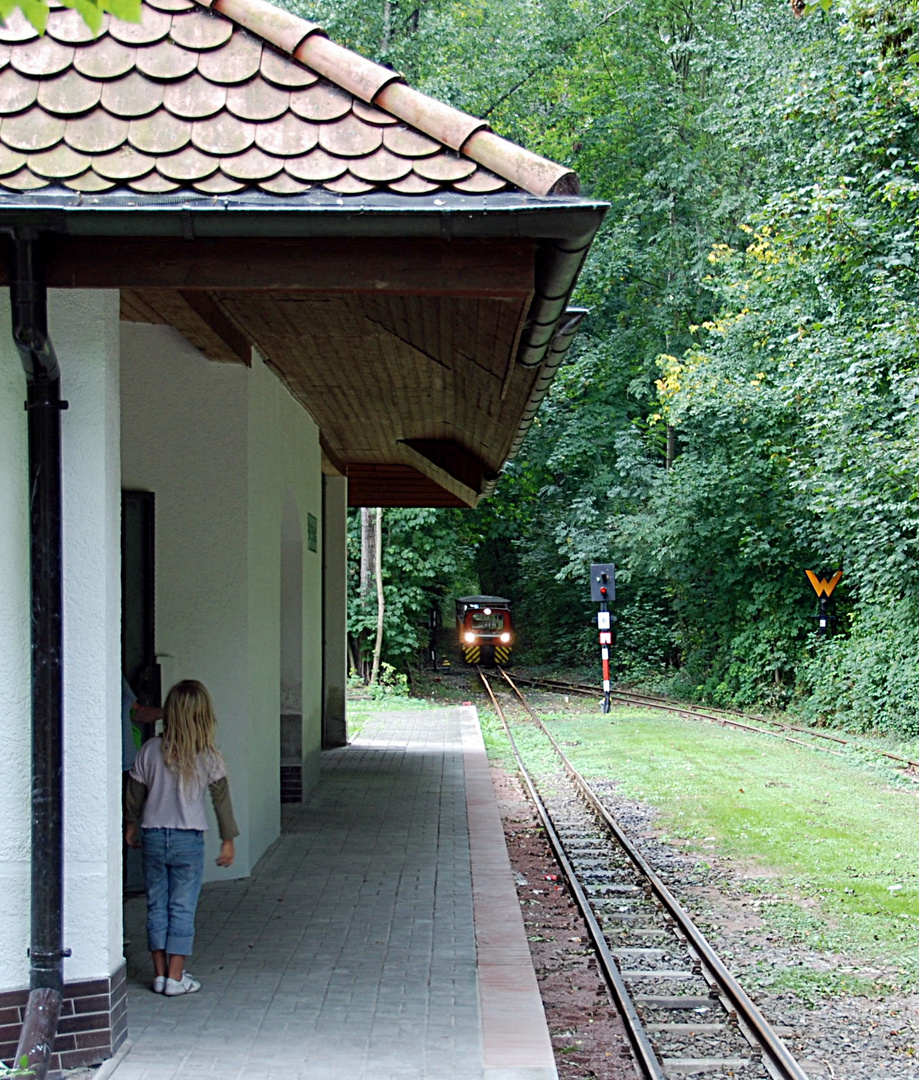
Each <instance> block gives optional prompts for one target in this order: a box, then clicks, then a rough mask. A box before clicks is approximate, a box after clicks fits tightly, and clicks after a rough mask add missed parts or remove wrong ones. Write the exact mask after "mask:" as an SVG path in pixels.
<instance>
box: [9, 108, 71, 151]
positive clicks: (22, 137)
mask: <svg viewBox="0 0 919 1080" xmlns="http://www.w3.org/2000/svg"><path fill="white" fill-rule="evenodd" d="M63 138H64V121H63V120H62V119H61V118H60V117H57V116H49V115H48V114H47V113H46V112H44V111H43V110H42V109H40V108H39V107H38V106H37V105H33V106H32V108H31V109H27V110H26V111H25V112H21V113H17V114H16V115H15V116H5V117H4V118H3V120H2V121H0V141H2V142H4V143H5V144H6V145H7V146H8V147H10V149H12V150H22V151H27V152H29V153H32V152H34V151H37V150H48V149H50V148H51V147H52V146H56V145H57V144H58V143H59V142H60V141H61V140H62V139H63Z"/></svg>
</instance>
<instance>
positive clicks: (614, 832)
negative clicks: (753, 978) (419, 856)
mask: <svg viewBox="0 0 919 1080" xmlns="http://www.w3.org/2000/svg"><path fill="white" fill-rule="evenodd" d="M478 672H479V677H480V678H481V680H482V684H483V686H484V688H485V691H486V693H487V695H488V697H489V699H490V700H491V703H492V705H493V707H494V709H495V711H496V713H497V714H498V717H499V718H500V720H501V723H502V724H503V726H504V729H505V732H506V733H507V737H508V740H509V741H510V745H511V748H512V750H513V752H514V756H515V758H516V760H517V766H518V768H519V770H520V775H521V777H522V779H523V782H524V785H525V786H526V789H527V791H528V793H529V796H530V798H531V799H532V801H533V804H534V806H535V807H536V810H537V813H538V814H539V817H540V819H541V821H542V824H543V826H544V828H545V830H546V835H547V837H548V839H549V842H550V844H551V846H552V848H553V851H554V854H555V857H556V859H557V861H558V863H559V866H560V867H561V868H562V871H563V872H564V874H565V876H566V878H567V880H568V885H569V887H570V889H571V892H572V895H573V896H574V898H575V900H576V901H577V904H578V906H579V908H580V909H581V914H582V915H583V918H584V921H585V923H586V924H587V928H588V932H589V933H590V936H591V939H592V941H593V946H594V949H595V951H596V954H597V961H598V963H599V965H600V968H601V970H602V972H603V975H604V978H605V979H606V983H607V985H608V987H609V989H610V993H611V995H612V998H613V1000H614V1002H615V1004H616V1007H617V1009H618V1011H619V1014H620V1016H621V1018H622V1021H623V1023H624V1024H625V1026H626V1030H627V1032H628V1035H629V1040H630V1042H631V1045H632V1050H633V1053H634V1055H635V1058H636V1061H637V1064H638V1066H639V1069H640V1070H641V1074H642V1076H643V1077H645V1078H647V1080H673V1078H675V1077H681V1076H686V1075H693V1074H699V1073H705V1074H706V1075H708V1076H709V1077H728V1076H729V1077H732V1078H734V1080H767V1078H770V1080H807V1074H806V1073H805V1072H804V1070H803V1069H802V1068H801V1066H800V1065H799V1064H798V1063H797V1061H795V1059H794V1057H793V1056H792V1055H791V1053H790V1052H789V1051H788V1049H787V1047H786V1046H785V1045H784V1043H783V1042H782V1041H781V1039H780V1038H779V1037H778V1035H777V1034H776V1033H775V1031H774V1030H773V1029H772V1028H771V1027H770V1026H769V1024H768V1023H767V1021H766V1020H765V1018H764V1017H763V1015H762V1013H761V1012H760V1011H759V1009H758V1008H757V1006H756V1005H755V1004H754V1002H753V1001H752V1000H751V999H750V998H749V997H748V996H747V994H746V992H745V991H744V990H743V988H742V987H741V986H740V984H739V983H738V982H737V980H736V979H735V978H734V976H733V975H732V974H731V973H730V971H728V969H727V968H726V967H725V965H724V964H723V962H722V961H721V960H720V959H719V957H718V956H717V954H716V953H715V952H714V950H713V949H712V947H711V946H710V945H709V943H708V941H707V940H706V938H705V937H704V935H703V934H702V932H701V931H700V930H699V929H698V928H697V927H696V926H695V924H694V923H693V922H692V920H691V919H690V917H689V915H688V913H687V912H686V911H685V909H684V908H683V907H682V905H681V904H680V903H679V902H678V901H677V900H676V898H675V897H674V896H673V895H672V894H671V892H670V891H669V889H667V887H666V885H664V883H663V881H661V879H660V878H659V877H658V876H657V874H656V873H655V872H654V870H653V869H652V867H651V866H650V865H649V863H648V862H647V860H646V859H645V858H644V856H643V855H642V854H641V852H640V851H638V849H637V848H636V847H635V846H634V845H633V844H632V842H631V841H630V840H629V838H628V837H627V835H626V834H625V832H624V830H623V829H622V828H621V826H620V825H619V824H618V823H617V822H616V820H615V819H614V818H613V817H612V816H611V815H610V813H609V811H608V810H607V809H606V807H605V806H604V805H603V803H602V801H601V800H600V799H599V798H598V796H597V795H596V794H595V793H594V792H593V790H592V789H591V787H590V785H589V784H588V783H587V781H586V780H585V779H584V778H583V777H582V776H581V775H580V773H579V772H578V771H577V769H575V767H574V766H573V765H572V764H571V762H570V761H569V760H568V758H567V757H566V755H565V753H564V751H563V750H562V749H561V747H560V746H559V744H558V742H557V741H556V740H555V738H554V737H553V736H552V734H551V732H549V731H548V729H547V728H546V727H545V725H544V724H543V723H542V721H541V720H540V719H539V717H538V716H537V715H536V713H535V712H534V711H533V709H532V708H531V706H530V705H529V703H528V702H527V700H526V698H525V697H524V695H523V694H522V693H521V691H520V690H519V689H518V687H517V686H516V685H515V684H514V682H513V680H512V679H511V678H510V676H509V675H508V674H507V673H506V672H505V671H502V672H501V674H502V676H503V677H504V679H505V680H506V682H507V685H508V687H509V688H510V690H511V691H512V692H513V694H514V695H516V699H517V701H519V704H520V706H521V707H522V708H523V709H524V710H525V711H526V713H527V715H528V716H529V717H530V719H531V720H532V721H533V722H534V723H535V725H536V726H537V728H538V729H539V731H540V732H541V733H542V734H543V735H544V736H545V737H546V739H547V740H548V741H549V742H550V743H551V745H552V748H553V750H554V751H555V753H556V754H557V755H558V758H559V760H560V762H561V764H562V766H563V769H564V773H565V776H566V777H567V780H566V781H563V782H562V784H561V785H560V786H556V785H552V789H551V790H545V791H543V792H541V791H540V790H539V789H538V788H537V785H536V782H535V781H534V779H533V777H532V776H531V775H530V773H529V771H528V770H527V768H526V764H525V762H524V761H523V758H522V756H521V754H520V750H519V748H518V746H517V741H516V740H515V738H514V734H513V730H512V724H511V722H510V721H509V719H508V717H507V713H506V710H505V708H504V707H503V706H502V704H501V702H500V701H499V699H498V693H497V692H496V690H495V688H494V687H493V686H492V684H491V682H490V680H489V678H488V676H487V675H486V673H485V672H484V671H483V670H482V669H481V668H479V669H478ZM544 787H546V788H548V787H549V785H544Z"/></svg>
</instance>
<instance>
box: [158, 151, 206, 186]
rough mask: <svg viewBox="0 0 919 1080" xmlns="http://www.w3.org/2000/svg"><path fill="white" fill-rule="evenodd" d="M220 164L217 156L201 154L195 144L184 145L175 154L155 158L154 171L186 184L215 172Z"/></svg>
mask: <svg viewBox="0 0 919 1080" xmlns="http://www.w3.org/2000/svg"><path fill="white" fill-rule="evenodd" d="M219 165H220V162H219V161H218V160H217V158H215V157H212V156H211V155H210V154H202V153H201V151H200V150H199V149H198V148H197V147H196V146H186V147H185V149H184V150H180V151H179V152H178V153H177V154H167V155H166V156H164V157H159V158H157V159H156V171H157V172H158V173H159V174H160V176H165V177H166V179H167V180H176V181H178V182H179V183H180V184H188V183H190V182H194V181H195V180H203V179H204V178H205V177H207V176H210V175H211V174H212V173H215V172H216V171H217V169H218V167H219Z"/></svg>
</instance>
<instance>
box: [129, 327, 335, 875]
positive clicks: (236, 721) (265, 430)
mask: <svg viewBox="0 0 919 1080" xmlns="http://www.w3.org/2000/svg"><path fill="white" fill-rule="evenodd" d="M121 341H122V474H123V475H122V483H123V486H124V487H125V488H136V489H141V490H148V491H153V492H155V493H156V573H157V584H156V642H157V650H158V652H159V653H160V654H161V656H160V662H161V664H162V669H163V688H164V692H165V691H166V690H168V688H169V687H170V686H171V685H172V684H173V683H174V682H176V681H177V680H178V679H182V678H197V679H201V681H202V682H204V683H205V685H206V686H207V687H208V689H209V690H210V692H211V694H212V696H213V699H214V704H215V707H216V710H217V717H218V721H219V729H218V739H219V745H220V747H221V749H222V750H223V752H224V754H225V756H226V758H227V763H228V766H229V772H230V788H231V792H232V795H233V803H234V807H235V809H236V815H237V819H238V821H239V825H240V828H241V830H242V836H241V837H240V839H239V840H238V841H237V861H236V864H235V865H234V867H233V869H232V870H231V871H229V875H231V876H243V875H246V874H248V873H249V871H250V869H251V867H252V866H253V865H254V863H255V862H256V861H257V859H258V857H259V856H260V855H261V854H262V852H263V851H264V850H265V848H266V847H267V846H268V845H269V844H270V843H271V842H272V841H273V840H274V839H275V838H276V837H277V835H278V832H279V827H280V797H279V766H280V706H281V701H280V698H281V693H280V685H281V658H280V620H281V601H280V565H281V522H282V518H283V512H284V505H285V501H286V499H287V497H288V494H289V493H291V492H292V493H293V496H294V498H295V500H296V502H297V506H298V510H299V513H300V517H301V529H302V533H303V537H304V553H303V578H304V582H303V603H304V612H303V628H304V634H303V638H304V646H303V648H304V659H303V680H304V690H303V708H304V729H305V731H304V756H305V757H306V758H307V759H308V761H309V763H310V772H309V775H308V776H305V780H306V782H307V783H309V782H310V779H314V778H315V776H316V775H317V773H318V757H319V738H320V736H319V714H320V709H319V699H320V679H319V670H320V667H319V665H320V641H319V634H318V627H319V611H320V601H319V597H320V588H321V569H320V560H319V553H313V552H309V551H307V550H306V532H307V529H306V515H307V513H312V514H315V515H316V516H317V518H318V517H319V514H320V451H319V445H318V431H317V428H316V426H315V424H314V423H313V421H312V420H311V419H310V418H309V416H308V415H307V413H306V412H305V411H304V410H303V409H302V408H301V407H300V406H299V405H297V403H296V402H295V401H294V400H293V398H291V396H290V395H289V393H288V392H287V391H286V390H285V389H284V387H283V386H282V385H281V383H280V382H279V381H278V380H277V378H275V376H274V375H273V374H272V373H271V372H270V371H269V370H268V369H267V368H266V367H265V366H264V365H263V364H262V363H261V362H260V361H259V360H258V358H257V357H256V358H255V362H254V364H253V367H252V368H251V369H248V368H245V367H243V366H242V365H235V364H233V365H229V364H215V363H211V362H209V361H208V360H206V359H205V358H204V357H203V356H202V355H201V354H200V353H199V352H198V351H197V350H196V349H194V348H193V347H192V346H191V345H189V344H188V343H187V342H186V341H185V340H184V339H183V338H182V337H181V336H180V335H178V334H177V333H176V332H175V331H174V330H172V329H171V328H170V327H163V326H145V325H137V324H124V325H123V326H122V338H121ZM313 628H315V629H313ZM305 772H306V770H305ZM208 845H209V846H208V860H207V867H208V869H207V875H208V877H209V878H211V879H213V878H226V877H227V876H228V872H227V871H221V870H217V869H216V868H215V867H214V865H213V859H214V858H215V857H216V849H217V837H216V831H215V830H212V831H211V835H210V837H209V840H208Z"/></svg>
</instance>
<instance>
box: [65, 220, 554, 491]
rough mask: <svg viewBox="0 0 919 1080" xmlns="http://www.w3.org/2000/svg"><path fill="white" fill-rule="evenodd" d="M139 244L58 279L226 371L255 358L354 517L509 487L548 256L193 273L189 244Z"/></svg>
mask: <svg viewBox="0 0 919 1080" xmlns="http://www.w3.org/2000/svg"><path fill="white" fill-rule="evenodd" d="M130 244H131V250H132V252H133V254H134V258H133V259H129V258H128V257H127V256H128V254H129V253H128V251H127V250H120V248H121V245H119V244H117V243H116V244H114V245H112V244H109V245H108V249H109V250H108V252H107V257H108V258H107V261H106V264H103V265H101V266H100V264H99V263H98V261H96V258H97V257H96V256H92V255H91V254H90V251H89V250H88V246H87V245H83V247H84V248H86V250H83V252H82V257H80V258H79V263H81V264H82V269H78V267H77V261H78V260H77V253H76V252H74V255H73V257H68V255H67V253H66V251H65V250H62V251H61V252H60V253H59V255H58V260H53V261H52V262H51V264H50V265H49V275H50V276H51V278H52V280H53V278H54V277H56V276H58V273H59V272H60V271H58V270H54V269H52V267H54V266H58V267H60V268H61V270H63V267H64V265H65V264H68V263H69V264H70V265H69V269H67V270H64V271H63V272H64V274H65V275H66V276H68V277H69V278H70V280H71V281H73V280H74V277H75V276H77V277H82V276H83V275H84V274H85V275H87V276H91V278H92V280H93V282H94V284H95V285H97V286H98V285H101V284H110V285H112V286H115V285H116V284H117V287H119V288H120V289H121V290H122V293H121V296H122V301H121V310H122V318H123V319H125V320H128V321H138V322H147V323H149V322H156V323H168V324H170V325H172V326H174V327H175V328H176V329H177V330H178V331H179V332H180V333H182V334H183V335H184V336H185V337H186V338H188V340H190V341H191V342H192V343H193V344H194V345H195V346H196V347H198V348H199V349H200V350H201V351H202V352H203V353H204V354H205V355H206V356H207V357H209V358H210V359H211V360H214V361H221V362H229V363H243V364H246V363H250V362H251V357H252V349H253V347H254V349H255V350H256V353H257V357H261V358H262V360H264V362H265V363H267V364H268V365H269V366H270V367H272V368H273V370H274V371H275V372H276V373H277V374H278V376H279V377H280V378H281V380H282V381H283V382H284V383H285V384H286V385H287V387H288V388H289V390H290V392H291V393H292V394H293V395H294V397H295V398H297V400H298V401H300V402H301V403H302V404H303V406H304V407H305V408H306V409H307V410H308V411H309V412H310V414H311V415H312V416H313V418H314V419H315V421H316V423H317V424H318V426H319V428H320V431H321V433H322V445H323V450H324V451H325V454H326V458H327V460H328V463H329V466H330V467H331V469H334V470H335V471H338V472H340V473H341V474H344V475H346V476H347V477H348V480H349V499H350V502H351V505H355V506H360V505H373V506H376V505H387V506H392V505H400V506H414V505H428V506H429V505H437V506H467V505H474V504H475V503H476V501H477V500H478V498H479V496H480V495H481V493H482V490H483V487H484V486H485V485H486V484H487V483H488V482H489V481H493V480H494V479H496V477H497V475H498V473H499V471H500V469H501V466H502V464H503V463H504V461H505V459H506V457H507V455H508V450H509V448H510V445H511V442H512V441H513V438H514V435H515V433H516V431H517V428H518V425H519V422H520V417H521V416H522V414H523V412H524V409H525V406H526V404H527V401H528V399H529V397H530V395H531V392H532V390H533V386H534V382H535V379H536V376H537V374H538V369H533V368H526V367H523V366H521V365H519V364H517V363H515V356H516V351H517V344H518V342H519V339H520V335H521V332H522V329H523V323H524V320H525V318H526V315H527V312H528V310H529V306H530V302H531V300H532V297H533V273H534V269H533V268H534V250H535V244H534V243H533V242H525V241H518V242H515V243H510V244H509V243H508V242H507V241H496V240H491V241H489V240H466V241H462V240H460V241H450V242H448V241H443V240H437V239H428V240H425V241H423V242H419V241H418V240H412V241H411V242H409V241H401V242H400V241H398V240H391V239H388V240H385V241H380V240H371V239H365V240H362V241H357V240H335V239H330V238H320V239H311V240H297V241H284V240H281V241H277V240H276V241H274V242H273V244H272V245H271V247H270V250H269V249H268V246H267V245H266V244H264V243H263V242H252V241H220V242H207V243H206V244H205V246H206V247H207V248H209V255H208V257H207V258H206V259H205V258H203V257H202V259H201V260H200V261H199V262H198V263H197V264H196V265H195V267H194V268H193V270H192V272H189V269H188V268H187V267H185V268H184V269H180V268H179V266H177V265H176V264H175V261H174V260H175V254H176V253H175V251H174V250H173V248H174V245H173V244H170V243H168V242H167V243H163V242H150V241H148V242H146V244H145V246H146V248H147V254H145V255H143V256H142V257H138V241H136V240H132V241H131V242H130ZM74 246H76V247H77V248H79V247H80V245H73V243H72V242H71V245H67V247H74ZM186 246H187V245H186ZM179 247H181V242H179ZM106 265H107V266H109V267H110V269H109V270H108V271H106V269H105V267H106ZM304 281H307V282H309V284H308V285H306V286H304V284H303V282H304ZM190 282H194V285H193V286H191V285H190V284H189V283H190Z"/></svg>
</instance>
